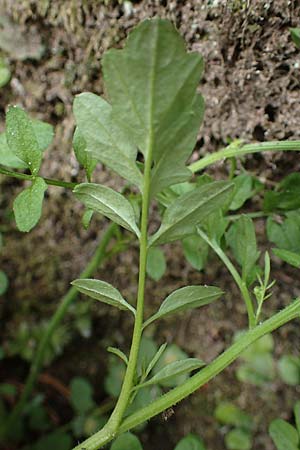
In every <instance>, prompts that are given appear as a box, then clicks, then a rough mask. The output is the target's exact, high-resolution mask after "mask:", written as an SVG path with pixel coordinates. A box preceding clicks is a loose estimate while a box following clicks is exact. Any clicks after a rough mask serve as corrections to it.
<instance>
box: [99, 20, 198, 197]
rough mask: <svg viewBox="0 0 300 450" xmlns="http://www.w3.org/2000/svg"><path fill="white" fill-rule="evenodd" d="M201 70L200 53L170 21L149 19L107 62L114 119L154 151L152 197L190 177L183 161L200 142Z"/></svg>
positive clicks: (108, 54) (137, 142)
mask: <svg viewBox="0 0 300 450" xmlns="http://www.w3.org/2000/svg"><path fill="white" fill-rule="evenodd" d="M202 71H203V60H202V58H201V56H200V55H199V54H197V53H189V54H188V53H186V50H185V43H184V40H183V39H182V37H181V36H180V35H179V33H178V32H177V31H176V30H175V28H174V27H173V25H172V24H171V23H170V22H169V21H166V20H161V19H152V20H145V21H144V22H142V23H141V24H140V25H139V26H137V27H136V28H135V29H134V30H133V31H132V32H131V33H130V35H129V38H128V39H127V42H126V46H125V48H124V49H123V50H115V49H112V50H109V51H108V52H106V53H105V55H104V58H103V74H104V81H105V87H106V89H107V92H108V94H109V98H110V100H111V103H112V107H113V116H114V117H115V118H116V120H117V122H118V123H119V124H120V126H121V127H122V128H123V129H124V131H125V132H126V134H127V135H128V136H131V137H132V138H133V140H134V142H135V145H136V146H137V147H138V148H139V149H140V151H141V152H142V153H143V154H144V156H145V157H147V152H148V146H149V142H151V147H152V148H153V152H152V155H150V156H151V157H152V159H153V162H154V165H153V171H152V195H154V194H156V193H158V192H160V191H161V190H162V189H163V188H165V187H167V186H170V185H172V184H175V183H179V182H181V181H185V180H186V179H188V178H189V177H190V176H191V172H190V171H189V170H188V169H187V168H186V167H185V162H186V160H187V158H188V157H189V155H190V154H191V152H192V150H193V148H194V145H195V143H196V139H197V134H198V130H199V126H200V122H201V121H202V116H203V111H204V102H203V99H202V97H201V96H200V95H198V94H197V93H196V89H197V86H198V83H199V79H200V76H201V74H202Z"/></svg>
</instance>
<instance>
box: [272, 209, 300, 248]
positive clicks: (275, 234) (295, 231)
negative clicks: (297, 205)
mask: <svg viewBox="0 0 300 450" xmlns="http://www.w3.org/2000/svg"><path fill="white" fill-rule="evenodd" d="M267 235H268V239H269V240H270V241H271V242H274V244H276V246H277V247H278V248H280V249H284V250H289V251H290V252H294V253H300V211H291V212H288V213H286V219H285V220H284V221H283V222H282V223H277V222H276V221H275V220H273V219H272V218H271V217H269V218H268V220H267Z"/></svg>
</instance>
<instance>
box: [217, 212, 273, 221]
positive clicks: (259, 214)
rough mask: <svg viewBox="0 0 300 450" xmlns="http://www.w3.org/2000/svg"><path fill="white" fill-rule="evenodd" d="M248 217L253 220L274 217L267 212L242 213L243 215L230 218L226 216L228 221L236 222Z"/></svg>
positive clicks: (230, 216) (231, 215)
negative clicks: (245, 216)
mask: <svg viewBox="0 0 300 450" xmlns="http://www.w3.org/2000/svg"><path fill="white" fill-rule="evenodd" d="M245 214H246V215H247V217H249V218H251V219H260V218H262V217H269V216H272V213H267V212H265V211H257V212H252V213H251V212H250V213H242V214H229V215H228V216H226V219H229V220H232V221H235V220H238V219H240V218H241V217H242V216H244V215H245Z"/></svg>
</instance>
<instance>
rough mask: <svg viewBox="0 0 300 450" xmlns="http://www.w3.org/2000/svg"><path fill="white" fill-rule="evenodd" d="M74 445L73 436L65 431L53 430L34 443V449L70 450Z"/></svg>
mask: <svg viewBox="0 0 300 450" xmlns="http://www.w3.org/2000/svg"><path fill="white" fill-rule="evenodd" d="M71 447H72V438H71V436H70V435H69V434H67V433H64V432H63V431H53V433H50V434H47V435H46V436H43V437H42V438H40V439H39V440H38V442H37V443H36V444H35V445H33V447H32V449H33V450H53V449H55V450H70V448H71Z"/></svg>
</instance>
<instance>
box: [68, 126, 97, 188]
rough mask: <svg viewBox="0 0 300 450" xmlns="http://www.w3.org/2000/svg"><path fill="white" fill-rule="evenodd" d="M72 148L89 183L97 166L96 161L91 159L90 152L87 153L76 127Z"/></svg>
mask: <svg viewBox="0 0 300 450" xmlns="http://www.w3.org/2000/svg"><path fill="white" fill-rule="evenodd" d="M73 148H74V152H75V156H76V159H77V161H78V162H79V164H81V165H82V166H83V168H84V170H85V171H86V175H87V179H88V180H89V181H90V179H91V176H92V173H93V172H94V170H95V167H96V165H97V161H96V160H95V159H93V158H92V156H91V154H90V152H88V151H87V145H86V141H85V139H84V137H83V135H82V134H81V133H80V130H79V128H78V127H76V129H75V133H74V136H73Z"/></svg>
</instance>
